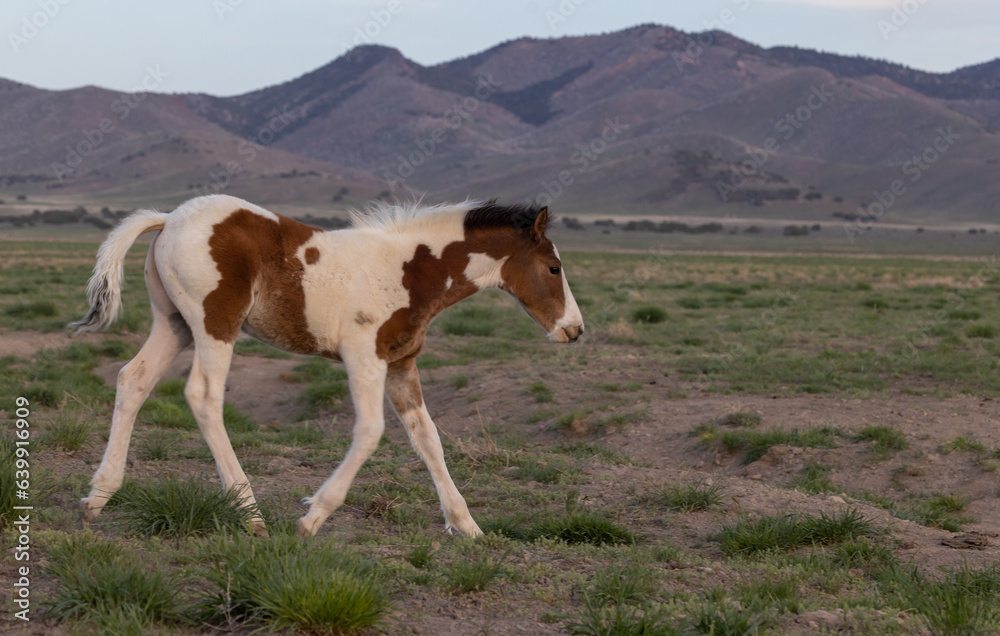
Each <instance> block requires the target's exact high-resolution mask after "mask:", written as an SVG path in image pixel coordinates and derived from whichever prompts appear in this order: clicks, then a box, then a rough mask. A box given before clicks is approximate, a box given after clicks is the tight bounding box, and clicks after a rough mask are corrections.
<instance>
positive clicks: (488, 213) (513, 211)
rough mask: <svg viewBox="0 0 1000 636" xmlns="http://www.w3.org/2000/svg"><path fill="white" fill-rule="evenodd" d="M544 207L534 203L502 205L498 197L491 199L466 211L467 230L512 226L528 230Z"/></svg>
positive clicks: (523, 230) (524, 230) (520, 229)
mask: <svg viewBox="0 0 1000 636" xmlns="http://www.w3.org/2000/svg"><path fill="white" fill-rule="evenodd" d="M544 207H545V206H541V205H537V204H534V203H532V204H530V205H527V204H523V203H519V204H515V205H500V204H498V203H497V201H496V199H490V200H489V201H487V202H486V203H484V204H483V205H481V206H479V207H478V208H472V209H471V210H469V211H468V212H466V213H465V230H466V231H468V230H480V229H493V228H506V227H510V228H514V229H515V230H518V231H520V232H527V231H529V230H530V229H531V227H532V225H534V223H535V219H536V218H538V215H539V214H540V213H541V211H542V209H543V208H544Z"/></svg>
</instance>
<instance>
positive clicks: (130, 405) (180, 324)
mask: <svg viewBox="0 0 1000 636" xmlns="http://www.w3.org/2000/svg"><path fill="white" fill-rule="evenodd" d="M155 246H156V241H153V244H152V245H151V247H150V249H149V255H148V256H147V257H146V286H147V288H148V289H149V298H150V301H151V305H152V309H153V328H152V330H151V331H150V334H149V338H148V339H147V340H146V343H145V344H144V345H142V349H140V350H139V353H138V355H136V356H135V357H134V358H132V361H131V362H129V363H128V364H126V365H125V366H124V367H122V370H121V372H119V373H118V390H117V392H116V394H115V410H114V413H113V415H112V416H111V432H110V434H109V436H108V446H107V448H106V449H105V450H104V458H103V459H102V460H101V465H100V467H98V469H97V472H96V473H94V477H93V479H91V482H90V483H91V488H90V494H89V495H88V496H87V497H85V498H83V499H81V500H80V519H81V520H82V521H83V522H85V523H86V522H90V521H93V520H94V519H95V518H96V517H97V515H99V514H100V513H101V509H102V508H104V504H106V503H107V501H108V499H110V498H111V496H112V495H113V494H115V492H116V491H117V490H118V489H119V488H120V487H121V485H122V480H123V479H124V478H125V459H126V457H127V455H128V445H129V439H130V438H131V437H132V426H133V424H135V416H136V414H137V413H138V412H139V407H141V406H142V403H143V402H145V401H146V398H147V397H148V396H149V392H150V390H152V388H153V386H155V385H156V383H157V381H159V379H160V378H161V377H162V376H163V373H164V372H165V371H166V370H167V367H168V366H170V363H171V362H173V361H174V358H176V357H177V354H178V353H180V352H181V351H182V350H183V349H184V348H185V347H187V346H188V345H189V344H191V331H190V330H189V329H188V326H187V323H185V322H184V319H183V318H182V317H181V315H180V314H179V313H178V312H177V307H175V306H174V304H173V303H172V302H171V301H170V298H168V297H167V294H166V292H165V291H164V289H163V283H162V281H161V280H160V277H159V274H158V272H157V271H156V264H155V263H154V262H153V250H154V249H155Z"/></svg>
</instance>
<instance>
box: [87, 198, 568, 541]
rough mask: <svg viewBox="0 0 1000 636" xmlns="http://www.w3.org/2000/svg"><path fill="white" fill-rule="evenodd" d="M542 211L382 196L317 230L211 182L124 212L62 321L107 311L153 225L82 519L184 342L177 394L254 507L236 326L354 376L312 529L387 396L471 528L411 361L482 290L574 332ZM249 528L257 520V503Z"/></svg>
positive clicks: (310, 531)
mask: <svg viewBox="0 0 1000 636" xmlns="http://www.w3.org/2000/svg"><path fill="white" fill-rule="evenodd" d="M547 222H548V210H547V209H546V208H537V207H529V206H512V207H505V206H499V205H496V204H495V203H493V202H489V203H475V202H465V203H462V204H458V205H442V206H436V207H429V208H419V207H417V206H416V205H412V206H389V205H377V206H375V207H374V208H372V209H370V210H368V212H367V213H365V214H360V213H359V214H355V215H354V218H353V227H352V228H350V229H345V230H339V231H333V232H325V231H323V230H320V229H318V228H314V227H310V226H308V225H303V224H302V223H299V222H297V221H294V220H292V219H289V218H286V217H283V216H279V215H277V214H274V213H273V212H269V211H267V210H265V209H263V208H261V207H258V206H256V205H253V204H251V203H248V202H246V201H243V200H241V199H237V198H234V197H230V196H222V195H216V196H207V197H200V198H197V199H192V200H190V201H187V202H186V203H184V204H183V205H181V206H180V207H179V208H177V209H176V210H174V211H173V212H172V213H170V214H164V213H160V212H154V211H149V210H140V211H137V212H135V213H134V214H132V215H131V216H129V217H128V218H126V219H125V220H124V221H123V222H122V223H121V225H119V226H118V227H117V228H116V229H115V230H114V231H113V232H112V233H111V235H110V236H109V237H108V239H107V240H106V241H105V242H104V244H103V245H102V246H101V248H100V251H99V252H98V256H97V265H96V267H95V268H94V275H93V276H92V277H91V279H90V283H89V285H88V287H87V295H88V298H89V300H90V312H89V313H88V314H87V316H86V317H85V318H83V319H82V320H80V321H78V322H76V323H73V324H71V325H70V326H71V327H75V328H77V329H78V330H96V329H99V328H101V327H104V326H106V325H108V324H110V323H111V322H112V321H113V320H114V319H115V318H116V316H117V314H118V313H119V311H120V308H121V292H120V289H121V283H122V278H123V275H124V274H123V271H124V270H123V262H124V259H125V254H126V252H127V251H128V249H129V247H130V246H131V245H132V243H133V242H134V241H135V240H136V239H137V238H138V237H139V236H140V235H141V234H143V233H145V232H152V231H156V232H158V234H157V235H156V236H155V237H154V239H153V241H152V243H151V244H150V246H149V253H148V255H147V257H146V268H145V277H146V286H147V288H148V290H149V297H150V300H151V301H152V307H153V327H152V332H151V333H150V335H149V339H148V340H147V341H146V343H145V344H144V345H143V347H142V349H141V350H140V351H139V353H138V355H136V357H135V358H133V359H132V361H131V362H129V363H128V364H127V365H125V367H124V368H123V369H122V370H121V373H119V375H118V391H117V395H116V398H115V408H114V414H113V415H112V419H111V433H110V436H109V438H108V446H107V449H106V450H105V452H104V458H103V459H102V461H101V465H100V467H99V468H98V469H97V472H96V473H95V474H94V477H93V479H92V480H91V490H90V494H89V496H87V497H85V498H84V499H82V500H81V502H80V514H81V518H82V519H83V521H84V522H88V521H91V520H93V519H94V518H96V517H97V515H98V514H100V512H101V509H102V508H103V507H104V505H105V504H106V503H107V501H108V499H109V498H110V497H111V496H112V495H113V494H114V493H115V492H116V491H117V490H118V489H119V488H120V487H121V484H122V480H123V478H124V473H125V459H126V456H127V454H128V445H129V438H130V437H131V435H132V426H133V423H134V422H135V417H136V413H137V412H138V411H139V408H140V407H141V406H142V404H143V402H144V401H145V400H146V398H147V396H148V395H149V393H150V390H152V388H153V386H154V385H155V384H156V382H157V381H158V380H159V379H160V378H161V377H162V375H163V373H164V372H165V370H166V369H167V367H168V366H169V365H170V363H171V362H172V361H173V360H174V358H176V356H177V354H178V353H180V352H181V351H182V350H183V349H185V348H186V347H188V346H189V345H190V344H192V343H194V361H193V363H192V365H191V374H190V376H189V378H188V382H187V386H186V388H185V390H184V396H185V397H186V398H187V402H188V404H189V405H190V406H191V411H192V412H193V413H194V416H195V418H196V419H197V420H198V427H199V428H200V429H201V432H202V435H203V436H204V437H205V441H206V442H207V443H208V446H209V448H210V449H211V451H212V455H213V456H214V458H215V462H216V466H217V468H218V471H219V476H220V477H221V479H222V485H223V487H224V488H235V489H237V491H238V492H240V494H241V496H242V497H243V501H244V502H245V504H246V505H254V504H255V500H254V497H253V492H252V491H251V489H250V484H249V482H248V481H247V476H246V474H245V473H244V472H243V469H242V468H241V467H240V463H239V461H238V460H237V459H236V455H235V453H234V452H233V447H232V445H231V444H230V442H229V437H228V435H227V434H226V430H225V427H224V425H223V420H222V403H223V393H224V391H225V382H226V375H227V374H228V373H229V364H230V361H231V359H232V355H233V344H234V343H235V341H236V337H237V336H238V335H239V333H240V331H241V330H243V331H245V332H246V333H248V334H250V335H252V336H254V337H255V338H257V339H259V340H262V341H263V342H266V343H268V344H270V345H273V346H275V347H279V348H281V349H284V350H286V351H291V352H294V353H300V354H313V355H319V356H324V357H327V358H332V359H335V360H342V361H343V362H344V366H345V367H346V370H347V373H348V376H349V380H348V382H349V385H350V390H351V397H352V399H353V402H354V408H355V411H356V413H357V419H356V422H355V425H354V434H353V440H352V443H351V447H350V449H349V450H348V452H347V455H346V456H345V457H344V461H343V462H342V463H341V464H340V466H339V467H338V468H337V470H336V471H335V472H334V473H333V475H332V476H330V478H329V479H327V480H326V482H325V483H324V484H323V485H322V486H320V488H319V490H317V491H316V493H315V494H314V495H313V496H312V497H308V498H306V499H305V501H304V502H305V503H306V504H308V505H309V506H310V507H309V511H308V512H307V513H306V514H305V516H303V517H302V518H300V519H299V521H298V529H299V533H300V534H302V535H303V536H311V535H314V534H315V533H316V531H317V530H318V529H319V527H320V525H321V524H322V523H323V522H324V521H325V520H326V519H327V517H329V516H330V514H331V513H332V512H333V511H334V510H335V509H336V508H337V507H338V506H340V504H342V503H343V502H344V498H345V496H346V495H347V490H348V488H350V485H351V482H352V481H353V480H354V477H355V475H356V474H357V472H358V470H359V469H360V468H361V465H362V464H363V463H364V462H365V460H367V459H368V458H369V457H370V456H371V454H372V453H373V452H374V451H375V447H376V446H377V444H378V442H379V439H380V438H381V437H382V432H383V430H384V428H385V419H384V413H383V408H382V395H383V393H385V394H386V395H388V397H389V400H390V401H391V402H392V405H393V407H394V408H395V410H396V413H397V414H398V416H399V419H400V420H402V422H403V425H404V427H405V428H406V432H407V433H408V434H409V437H410V441H411V443H412V444H413V447H414V448H415V449H416V451H417V453H419V454H420V457H421V458H423V460H424V462H425V463H426V464H427V468H428V469H429V471H430V473H431V477H432V478H433V480H434V485H435V487H436V488H437V492H438V496H439V497H440V499H441V507H442V509H443V511H444V517H445V524H446V528H447V529H448V530H449V531H453V530H457V531H459V532H461V533H462V534H464V535H467V536H472V537H475V536H478V535H480V534H482V531H481V530H480V529H479V526H478V525H476V522H475V521H473V519H472V516H471V515H470V514H469V509H468V507H467V506H466V504H465V499H463V498H462V495H461V494H459V492H458V489H457V488H456V487H455V484H454V482H453V481H452V479H451V476H450V475H449V474H448V468H447V466H445V461H444V453H443V452H442V449H441V440H440V438H439V437H438V433H437V428H436V427H435V425H434V422H433V421H432V420H431V417H430V415H429V414H428V413H427V408H426V407H425V406H424V402H423V397H422V394H421V390H420V378H419V375H418V374H417V367H416V363H415V361H414V359H415V358H416V356H417V355H418V354H419V353H420V350H421V347H422V346H423V344H424V336H425V334H426V332H427V327H428V325H429V324H430V322H431V320H432V319H433V318H434V316H435V315H437V314H438V313H439V312H440V311H441V310H443V309H445V308H446V307H448V306H450V305H452V304H454V303H456V302H458V301H460V300H462V299H463V298H466V297H468V296H470V295H472V294H474V293H475V292H477V291H479V290H481V289H489V288H499V289H502V290H504V291H506V292H507V293H509V294H510V295H512V296H514V298H516V299H517V300H518V302H520V304H521V306H522V307H524V309H525V310H526V311H527V312H528V314H529V315H530V316H531V317H532V318H534V319H535V320H536V321H537V322H538V323H539V324H540V325H541V326H542V327H543V328H544V329H545V331H546V332H547V333H548V336H549V339H550V340H552V341H555V342H573V341H575V340H576V339H577V338H579V337H580V334H582V333H583V318H582V316H581V315H580V309H579V308H578V307H577V304H576V301H575V300H574V298H573V294H572V293H571V292H570V289H569V285H568V284H567V282H566V277H565V275H564V274H563V269H562V263H561V262H560V260H559V253H558V251H557V250H556V248H555V246H554V245H553V244H552V241H550V240H549V239H548V238H547V237H546V236H545V229H546V224H547ZM254 531H255V532H257V533H258V534H263V533H265V532H266V530H265V528H264V522H263V519H261V518H260V517H259V516H257V517H255V518H254Z"/></svg>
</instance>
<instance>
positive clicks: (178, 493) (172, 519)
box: [108, 477, 253, 538]
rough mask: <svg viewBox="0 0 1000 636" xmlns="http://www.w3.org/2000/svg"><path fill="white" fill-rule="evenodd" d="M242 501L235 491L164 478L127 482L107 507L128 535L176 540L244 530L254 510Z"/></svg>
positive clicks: (212, 485)
mask: <svg viewBox="0 0 1000 636" xmlns="http://www.w3.org/2000/svg"><path fill="white" fill-rule="evenodd" d="M240 501H241V499H240V495H239V494H238V493H237V492H236V491H235V490H233V489H231V490H222V488H221V486H220V485H219V484H208V483H205V482H204V481H198V480H193V479H192V480H188V481H180V480H178V479H176V478H173V477H164V478H162V479H159V480H157V481H155V482H151V483H140V482H136V481H127V482H126V483H125V485H124V486H123V487H122V489H121V490H119V491H118V492H117V493H116V494H115V495H114V497H112V498H111V500H110V501H109V502H108V506H109V509H110V510H113V515H114V519H115V521H116V522H117V523H119V524H121V526H122V527H123V529H124V530H125V532H126V533H129V534H136V535H141V536H150V535H160V536H164V537H170V538H177V537H186V536H191V535H204V534H209V533H213V532H238V531H243V530H245V529H246V528H248V526H249V522H250V517H251V516H252V514H253V511H252V510H251V509H250V508H243V507H240V506H239V503H240Z"/></svg>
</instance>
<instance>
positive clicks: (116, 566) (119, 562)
mask: <svg viewBox="0 0 1000 636" xmlns="http://www.w3.org/2000/svg"><path fill="white" fill-rule="evenodd" d="M49 558H50V565H49V566H48V567H47V568H46V570H47V571H48V573H49V574H51V575H52V576H53V577H54V578H55V579H56V581H57V583H58V587H57V589H56V591H55V593H54V594H53V595H52V597H51V598H50V599H49V600H48V601H47V603H46V616H47V617H48V618H52V619H55V620H57V621H61V622H72V623H74V624H76V623H78V622H79V621H81V620H83V621H90V622H93V623H96V624H97V625H98V626H100V627H101V631H102V633H113V634H121V633H126V634H133V633H134V634H144V633H149V632H150V631H152V630H151V629H150V628H151V626H152V625H153V624H154V623H156V622H178V621H179V620H180V612H179V608H178V599H177V593H178V590H179V589H181V586H180V585H179V584H178V582H177V581H175V580H173V578H172V577H171V576H170V575H165V574H163V573H162V572H160V571H158V570H156V569H154V568H151V567H150V564H149V563H145V562H144V563H133V562H130V561H127V560H125V559H124V557H123V551H122V548H121V546H119V545H118V544H115V543H112V542H110V541H105V540H103V539H98V538H95V537H94V536H93V535H91V534H90V533H82V534H79V535H75V536H71V537H69V538H68V539H63V540H61V541H59V542H57V543H56V544H55V545H54V546H53V548H52V550H51V551H50V554H49Z"/></svg>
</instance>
